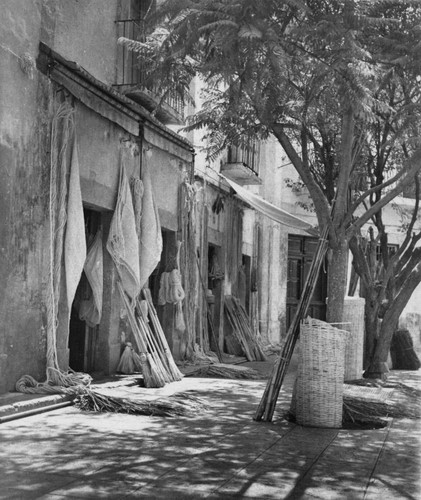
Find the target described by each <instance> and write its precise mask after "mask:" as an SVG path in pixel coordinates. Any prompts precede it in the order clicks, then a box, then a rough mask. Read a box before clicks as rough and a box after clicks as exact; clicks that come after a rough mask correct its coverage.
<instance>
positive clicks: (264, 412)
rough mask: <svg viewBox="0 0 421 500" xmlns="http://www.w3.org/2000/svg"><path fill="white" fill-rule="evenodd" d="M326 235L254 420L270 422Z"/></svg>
mask: <svg viewBox="0 0 421 500" xmlns="http://www.w3.org/2000/svg"><path fill="white" fill-rule="evenodd" d="M327 234H328V228H327V227H326V228H325V229H324V231H323V234H322V235H321V237H320V238H319V242H318V245H317V249H316V253H315V255H314V257H313V261H312V263H311V266H310V269H309V272H308V276H307V280H306V283H305V285H304V289H303V293H302V294H301V297H300V302H299V303H298V307H297V310H296V312H295V315H294V318H293V320H292V323H291V325H290V327H289V329H288V333H287V336H286V340H285V344H284V347H283V349H282V353H281V355H280V356H279V357H278V359H277V360H276V362H275V365H274V367H273V370H272V374H271V377H270V378H269V380H268V383H267V385H266V388H265V391H264V393H263V396H262V399H261V401H260V403H259V406H258V407H257V410H256V412H255V415H254V420H257V421H260V420H264V421H267V422H270V421H271V420H272V418H273V414H274V411H275V407H276V402H277V400H278V396H279V391H280V390H281V387H282V383H283V381H284V378H285V375H286V372H287V369H288V366H289V363H290V361H291V357H292V353H293V352H294V347H295V344H296V342H297V339H298V336H299V334H300V321H301V320H302V319H303V318H304V317H305V315H306V314H307V309H308V306H309V304H310V300H311V297H312V295H313V292H314V289H315V286H316V281H317V277H318V275H319V270H320V267H321V265H322V262H323V259H324V256H325V254H326V251H327V245H328V241H327Z"/></svg>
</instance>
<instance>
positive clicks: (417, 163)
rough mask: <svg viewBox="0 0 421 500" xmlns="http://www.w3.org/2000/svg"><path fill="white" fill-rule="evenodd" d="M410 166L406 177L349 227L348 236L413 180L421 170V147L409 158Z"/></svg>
mask: <svg viewBox="0 0 421 500" xmlns="http://www.w3.org/2000/svg"><path fill="white" fill-rule="evenodd" d="M408 163H409V165H410V168H409V170H407V171H406V176H405V177H404V179H401V181H400V182H399V183H398V184H397V186H396V187H394V188H393V189H392V190H391V191H389V192H388V193H386V195H385V196H383V197H382V198H380V199H379V200H378V201H377V202H376V203H374V205H373V206H371V207H370V209H369V210H367V211H366V212H365V213H364V214H363V215H362V216H361V217H359V218H358V219H357V220H356V221H355V222H354V223H353V224H351V226H350V227H349V228H348V229H347V237H348V238H349V237H350V236H351V235H352V234H354V232H355V230H358V229H361V228H362V227H363V226H364V224H365V223H366V222H368V221H369V220H370V218H371V217H372V216H373V215H374V214H376V213H377V212H378V211H379V210H380V209H382V208H383V207H385V206H386V205H387V204H388V203H390V202H391V201H392V200H393V199H394V198H396V196H398V195H399V194H400V193H401V192H402V190H403V189H404V188H405V187H406V186H407V185H408V184H409V183H410V182H411V181H412V180H413V177H414V176H415V175H416V174H417V173H418V172H419V171H420V170H421V148H419V149H418V150H417V151H416V152H415V153H414V155H413V157H412V158H411V159H410V160H409V162H408ZM411 164H412V166H411Z"/></svg>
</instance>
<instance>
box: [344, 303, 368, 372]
mask: <svg viewBox="0 0 421 500" xmlns="http://www.w3.org/2000/svg"><path fill="white" fill-rule="evenodd" d="M364 308H365V300H364V299H362V298H360V297H345V302H344V312H343V321H344V323H346V325H343V328H344V329H345V330H348V331H349V332H350V333H351V336H350V339H349V342H348V343H347V345H346V348H345V374H344V377H345V380H356V379H359V378H361V377H362V373H363V357H364Z"/></svg>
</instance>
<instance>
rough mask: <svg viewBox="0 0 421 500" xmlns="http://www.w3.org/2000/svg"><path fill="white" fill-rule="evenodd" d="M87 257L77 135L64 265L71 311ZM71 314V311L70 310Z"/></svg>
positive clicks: (74, 145) (73, 157) (71, 178)
mask: <svg viewBox="0 0 421 500" xmlns="http://www.w3.org/2000/svg"><path fill="white" fill-rule="evenodd" d="M85 259H86V239H85V219H84V216H83V204H82V193H81V190H80V178H79V159H78V154H77V144H76V137H75V138H74V141H73V151H72V160H71V163H70V179H69V196H68V201H67V225H66V236H65V239H64V265H65V270H66V291H67V303H68V307H69V311H70V310H71V308H72V303H73V299H74V298H75V293H76V288H77V286H78V284H79V281H80V277H81V275H82V271H83V265H84V263H85ZM69 315H70V312H69Z"/></svg>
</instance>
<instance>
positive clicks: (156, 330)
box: [142, 288, 183, 382]
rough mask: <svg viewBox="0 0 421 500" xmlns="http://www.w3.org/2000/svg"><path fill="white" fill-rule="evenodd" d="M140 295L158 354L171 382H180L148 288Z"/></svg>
mask: <svg viewBox="0 0 421 500" xmlns="http://www.w3.org/2000/svg"><path fill="white" fill-rule="evenodd" d="M142 293H143V296H144V298H145V300H146V303H147V306H148V307H147V311H148V314H149V319H150V324H151V327H152V329H153V334H155V335H152V337H154V338H155V340H156V347H157V349H158V351H159V352H160V355H161V358H162V361H163V364H164V365H165V367H166V369H167V371H168V374H169V377H170V379H171V381H174V382H176V381H178V380H181V379H182V378H183V374H182V373H181V372H180V370H179V369H178V366H177V365H176V364H175V361H174V358H173V356H172V354H171V351H170V348H169V346H168V342H167V338H166V337H165V333H164V331H163V329H162V326H161V323H160V321H159V318H158V314H157V312H156V309H155V307H154V305H153V302H152V295H151V291H150V290H149V288H143V290H142ZM144 316H145V314H144Z"/></svg>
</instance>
